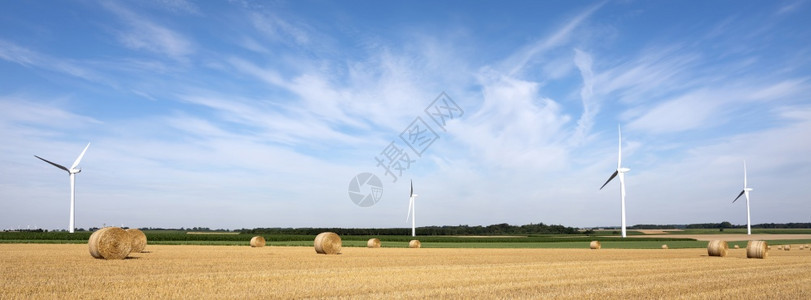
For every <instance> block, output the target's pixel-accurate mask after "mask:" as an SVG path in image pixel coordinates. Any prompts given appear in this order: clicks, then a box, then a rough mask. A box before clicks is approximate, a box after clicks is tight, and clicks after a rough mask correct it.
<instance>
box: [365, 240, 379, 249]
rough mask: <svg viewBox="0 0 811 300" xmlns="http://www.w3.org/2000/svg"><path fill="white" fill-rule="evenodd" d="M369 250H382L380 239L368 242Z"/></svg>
mask: <svg viewBox="0 0 811 300" xmlns="http://www.w3.org/2000/svg"><path fill="white" fill-rule="evenodd" d="M366 247H367V248H380V239H378V238H371V239H369V240H368V241H366Z"/></svg>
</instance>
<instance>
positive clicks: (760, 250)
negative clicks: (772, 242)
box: [746, 241, 769, 258]
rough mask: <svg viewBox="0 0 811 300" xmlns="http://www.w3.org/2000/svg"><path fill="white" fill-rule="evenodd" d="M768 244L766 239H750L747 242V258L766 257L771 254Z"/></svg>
mask: <svg viewBox="0 0 811 300" xmlns="http://www.w3.org/2000/svg"><path fill="white" fill-rule="evenodd" d="M768 246H769V245H768V244H767V243H766V241H749V243H747V244H746V258H766V257H767V256H769V247H768Z"/></svg>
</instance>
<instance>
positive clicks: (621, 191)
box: [600, 125, 631, 237]
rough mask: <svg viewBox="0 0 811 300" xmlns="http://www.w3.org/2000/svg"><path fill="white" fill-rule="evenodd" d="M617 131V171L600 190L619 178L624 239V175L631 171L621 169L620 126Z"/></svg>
mask: <svg viewBox="0 0 811 300" xmlns="http://www.w3.org/2000/svg"><path fill="white" fill-rule="evenodd" d="M617 130H618V131H619V159H617V170H616V171H614V174H611V177H609V178H608V180H607V181H606V182H605V183H603V186H601V187H600V189H601V190H602V189H603V188H604V187H605V186H606V185H607V184H608V183H609V182H611V180H612V179H614V177H617V175H619V176H620V196H621V198H622V237H625V173H628V171H631V169H628V168H623V167H622V129H620V126H619V125H617Z"/></svg>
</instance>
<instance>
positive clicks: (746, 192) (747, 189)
mask: <svg viewBox="0 0 811 300" xmlns="http://www.w3.org/2000/svg"><path fill="white" fill-rule="evenodd" d="M751 191H752V188H750V187H748V186H747V185H746V161H745V160H744V161H743V190H742V191H741V193H740V194H738V197H735V200H732V203H735V201H738V198H740V197H741V196H744V195H745V196H746V234H748V235H751V234H752V222H751V219H750V218H749V192H751Z"/></svg>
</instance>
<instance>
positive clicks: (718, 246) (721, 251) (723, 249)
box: [707, 240, 729, 257]
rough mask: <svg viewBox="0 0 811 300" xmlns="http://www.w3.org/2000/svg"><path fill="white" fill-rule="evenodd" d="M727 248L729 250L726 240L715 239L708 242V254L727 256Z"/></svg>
mask: <svg viewBox="0 0 811 300" xmlns="http://www.w3.org/2000/svg"><path fill="white" fill-rule="evenodd" d="M727 250H729V245H727V242H726V241H722V240H713V241H710V243H709V244H707V254H709V255H710V256H721V257H724V256H727Z"/></svg>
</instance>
